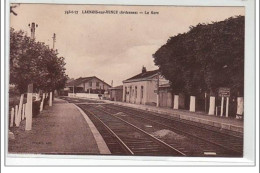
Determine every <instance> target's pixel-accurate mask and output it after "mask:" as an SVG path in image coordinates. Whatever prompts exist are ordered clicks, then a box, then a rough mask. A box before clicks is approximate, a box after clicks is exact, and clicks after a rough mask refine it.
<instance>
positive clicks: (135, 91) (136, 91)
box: [135, 86, 137, 98]
mask: <svg viewBox="0 0 260 173" xmlns="http://www.w3.org/2000/svg"><path fill="white" fill-rule="evenodd" d="M135 98H137V86H135Z"/></svg>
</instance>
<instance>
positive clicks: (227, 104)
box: [226, 97, 229, 117]
mask: <svg viewBox="0 0 260 173" xmlns="http://www.w3.org/2000/svg"><path fill="white" fill-rule="evenodd" d="M228 106H229V97H227V103H226V117H228Z"/></svg>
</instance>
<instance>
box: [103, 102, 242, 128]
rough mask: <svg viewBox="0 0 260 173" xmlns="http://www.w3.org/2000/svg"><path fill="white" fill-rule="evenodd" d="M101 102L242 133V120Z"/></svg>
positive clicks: (200, 113) (122, 103) (184, 111)
mask: <svg viewBox="0 0 260 173" xmlns="http://www.w3.org/2000/svg"><path fill="white" fill-rule="evenodd" d="M102 101H104V102H106V103H113V104H116V105H121V106H127V107H131V108H136V109H141V110H146V111H150V112H155V113H161V114H167V115H169V116H173V117H176V118H179V119H184V120H189V121H194V122H197V123H202V124H206V125H210V126H214V127H218V128H220V129H225V130H230V131H233V132H237V133H243V131H244V126H243V124H244V123H243V120H238V119H234V118H229V117H225V116H222V117H220V116H215V115H208V114H206V113H203V112H190V111H188V110H182V109H178V110H176V109H171V108H162V107H156V106H149V105H140V104H132V103H126V102H116V101H109V100H102Z"/></svg>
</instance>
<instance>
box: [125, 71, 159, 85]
mask: <svg viewBox="0 0 260 173" xmlns="http://www.w3.org/2000/svg"><path fill="white" fill-rule="evenodd" d="M158 72H159V70H153V71H146V72H143V73H139V74H138V75H135V76H133V77H131V78H129V79H126V80H124V82H128V81H129V82H130V81H135V80H142V79H147V78H149V77H151V76H154V75H156V74H157V73H158Z"/></svg>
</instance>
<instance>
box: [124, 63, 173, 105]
mask: <svg viewBox="0 0 260 173" xmlns="http://www.w3.org/2000/svg"><path fill="white" fill-rule="evenodd" d="M158 81H159V84H163V83H166V82H168V81H167V80H165V79H164V78H163V77H162V76H160V75H159V71H158V70H153V71H147V70H146V68H145V67H143V68H142V72H141V73H140V74H137V75H135V76H133V77H131V78H129V79H127V80H124V81H123V102H128V103H134V104H147V105H156V103H157V88H158Z"/></svg>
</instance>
